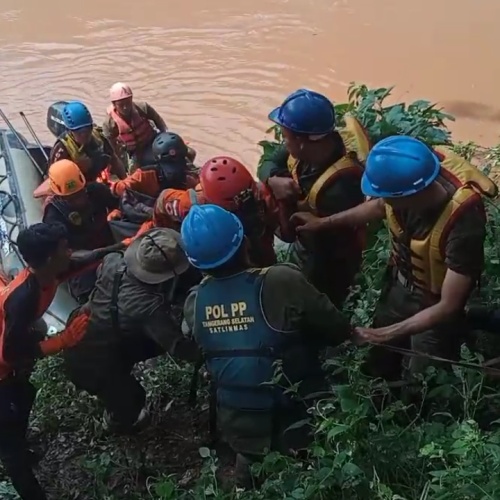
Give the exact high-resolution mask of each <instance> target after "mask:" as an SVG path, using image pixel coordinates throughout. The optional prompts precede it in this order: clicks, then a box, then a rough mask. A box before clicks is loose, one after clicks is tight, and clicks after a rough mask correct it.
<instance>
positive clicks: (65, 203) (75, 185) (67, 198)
mask: <svg viewBox="0 0 500 500" xmlns="http://www.w3.org/2000/svg"><path fill="white" fill-rule="evenodd" d="M48 179H49V187H50V191H51V192H52V195H51V196H50V197H49V198H47V199H46V203H45V208H44V213H43V219H42V220H43V222H46V223H49V224H54V223H60V224H63V225H64V226H65V227H66V229H67V231H68V241H69V245H70V247H71V249H73V250H94V249H97V248H103V247H108V246H110V245H113V244H114V239H113V236H112V234H111V230H110V228H109V224H108V220H107V216H108V212H109V211H110V210H113V209H115V208H117V207H118V203H119V200H118V198H116V197H115V196H113V195H112V194H111V191H110V190H109V187H108V186H106V185H105V184H101V183H97V182H89V183H87V182H86V180H85V177H84V176H83V174H82V172H81V170H80V169H79V168H78V166H77V165H76V163H74V162H72V161H70V160H59V161H57V162H55V163H53V164H52V165H51V166H50V167H49V172H48ZM95 279H96V278H95V269H92V270H90V271H88V272H87V273H84V274H81V275H79V276H77V277H75V278H74V279H72V280H70V282H69V286H70V289H71V292H72V294H73V296H74V297H75V299H76V300H78V302H80V303H84V302H86V300H87V298H88V294H89V293H90V292H91V291H92V289H93V287H94V283H95Z"/></svg>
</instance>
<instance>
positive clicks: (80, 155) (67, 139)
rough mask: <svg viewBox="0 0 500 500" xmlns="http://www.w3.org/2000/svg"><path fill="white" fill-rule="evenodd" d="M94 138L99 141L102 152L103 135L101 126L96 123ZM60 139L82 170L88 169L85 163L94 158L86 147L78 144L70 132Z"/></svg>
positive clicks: (98, 146)
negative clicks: (89, 154)
mask: <svg viewBox="0 0 500 500" xmlns="http://www.w3.org/2000/svg"><path fill="white" fill-rule="evenodd" d="M92 139H93V140H94V141H95V142H96V143H97V151H100V152H101V153H102V152H104V142H103V135H102V130H101V128H100V127H97V126H95V125H94V128H93V129H92ZM59 140H60V141H61V142H62V144H63V145H64V147H65V148H66V151H67V152H68V154H69V156H70V157H71V160H72V161H74V162H75V163H76V164H77V165H78V166H79V167H80V168H81V169H82V172H84V170H86V165H85V164H86V163H88V162H89V161H92V158H90V157H89V156H88V155H87V154H86V153H85V149H84V148H85V147H84V146H80V145H79V144H77V143H76V141H75V140H74V139H73V136H72V135H71V134H70V133H66V134H64V135H62V136H61V137H60V138H59ZM84 173H85V172H84Z"/></svg>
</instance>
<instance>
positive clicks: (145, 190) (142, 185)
mask: <svg viewBox="0 0 500 500" xmlns="http://www.w3.org/2000/svg"><path fill="white" fill-rule="evenodd" d="M111 189H112V191H113V193H114V194H115V195H117V196H122V195H123V193H124V192H125V191H126V190H127V189H131V190H132V191H137V192H138V193H142V194H146V195H148V196H151V197H154V196H156V195H157V194H158V191H159V189H160V185H159V183H158V176H157V174H156V172H155V171H154V170H141V169H140V168H138V169H137V170H135V171H134V172H133V173H132V174H130V175H129V176H128V177H126V178H125V179H122V180H119V181H116V182H115V183H114V184H113V185H112V188H111Z"/></svg>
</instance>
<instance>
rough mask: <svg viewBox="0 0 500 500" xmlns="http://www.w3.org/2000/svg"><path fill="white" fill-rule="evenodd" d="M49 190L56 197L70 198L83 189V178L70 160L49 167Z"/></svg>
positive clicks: (57, 162) (76, 166) (60, 161)
mask: <svg viewBox="0 0 500 500" xmlns="http://www.w3.org/2000/svg"><path fill="white" fill-rule="evenodd" d="M49 182H50V190H51V191H52V192H53V193H54V194H55V195H57V196H70V195H72V194H75V193H78V192H79V191H81V190H82V189H83V188H84V187H85V184H86V182H85V177H84V176H83V174H82V171H81V170H80V168H79V167H78V165H77V164H76V163H74V162H72V161H71V160H59V161H56V162H55V163H53V164H52V165H51V166H50V167H49Z"/></svg>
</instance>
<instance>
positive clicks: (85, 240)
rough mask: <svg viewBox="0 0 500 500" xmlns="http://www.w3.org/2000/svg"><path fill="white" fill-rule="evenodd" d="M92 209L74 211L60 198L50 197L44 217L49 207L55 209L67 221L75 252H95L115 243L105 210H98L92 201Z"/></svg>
mask: <svg viewBox="0 0 500 500" xmlns="http://www.w3.org/2000/svg"><path fill="white" fill-rule="evenodd" d="M89 203H90V206H91V209H90V210H89V211H88V212H87V213H82V212H79V211H77V210H72V209H71V207H70V206H69V205H68V203H66V201H64V199H63V198H61V197H59V196H48V197H47V198H46V199H45V203H44V215H45V212H46V210H47V208H48V207H49V205H52V206H53V207H55V208H56V209H57V210H58V211H59V212H60V213H61V214H62V215H63V217H64V218H65V220H66V221H67V228H68V231H69V234H70V241H71V247H72V249H73V250H94V249H96V248H102V247H105V246H107V245H110V244H111V243H113V241H112V237H111V232H110V229H109V226H108V220H107V213H106V211H105V210H96V209H95V204H94V203H92V200H90V202H89Z"/></svg>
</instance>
